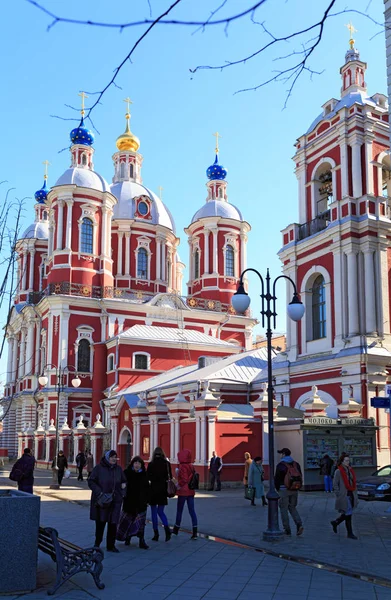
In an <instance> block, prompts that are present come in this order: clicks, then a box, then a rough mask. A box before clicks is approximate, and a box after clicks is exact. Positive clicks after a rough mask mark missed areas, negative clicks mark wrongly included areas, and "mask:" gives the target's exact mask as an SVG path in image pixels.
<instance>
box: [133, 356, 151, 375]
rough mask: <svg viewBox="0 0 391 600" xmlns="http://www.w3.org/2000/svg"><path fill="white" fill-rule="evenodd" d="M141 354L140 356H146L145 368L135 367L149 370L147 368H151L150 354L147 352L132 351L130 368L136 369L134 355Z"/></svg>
mask: <svg viewBox="0 0 391 600" xmlns="http://www.w3.org/2000/svg"><path fill="white" fill-rule="evenodd" d="M139 354H141V355H142V356H146V357H147V368H146V369H137V370H138V371H139V370H142V371H147V370H148V371H149V369H150V368H151V355H150V354H149V352H133V354H132V369H136V366H135V365H136V356H137V355H139Z"/></svg>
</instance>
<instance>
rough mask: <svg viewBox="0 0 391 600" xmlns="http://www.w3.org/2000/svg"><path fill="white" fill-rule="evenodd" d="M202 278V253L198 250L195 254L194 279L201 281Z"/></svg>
mask: <svg viewBox="0 0 391 600" xmlns="http://www.w3.org/2000/svg"><path fill="white" fill-rule="evenodd" d="M199 277H200V251H199V250H198V248H197V249H196V251H195V252H194V279H199Z"/></svg>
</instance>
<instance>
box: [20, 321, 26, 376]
mask: <svg viewBox="0 0 391 600" xmlns="http://www.w3.org/2000/svg"><path fill="white" fill-rule="evenodd" d="M19 357H20V358H19V377H23V375H24V374H25V372H26V371H25V367H26V329H25V328H24V327H23V328H22V331H21V336H20V351H19Z"/></svg>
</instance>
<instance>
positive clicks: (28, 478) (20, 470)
mask: <svg viewBox="0 0 391 600" xmlns="http://www.w3.org/2000/svg"><path fill="white" fill-rule="evenodd" d="M34 467H35V458H34V457H33V454H32V452H31V450H30V448H25V450H24V452H23V456H22V457H21V458H19V460H17V461H16V463H15V464H14V466H13V467H12V471H11V473H10V479H12V480H13V481H16V482H17V483H18V490H19V491H20V492H27V493H28V494H32V493H33V485H34Z"/></svg>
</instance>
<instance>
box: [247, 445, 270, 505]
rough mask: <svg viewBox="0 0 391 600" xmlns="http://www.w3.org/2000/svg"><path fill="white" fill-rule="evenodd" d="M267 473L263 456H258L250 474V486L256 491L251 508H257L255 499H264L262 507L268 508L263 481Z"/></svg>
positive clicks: (252, 464)
mask: <svg viewBox="0 0 391 600" xmlns="http://www.w3.org/2000/svg"><path fill="white" fill-rule="evenodd" d="M264 479H265V472H264V470H263V466H262V456H256V457H255V458H254V460H253V461H252V463H251V466H250V470H249V474H248V486H249V487H251V488H253V489H254V496H253V498H252V500H251V506H255V498H262V506H267V502H266V498H265V486H264V485H263V480H264Z"/></svg>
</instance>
